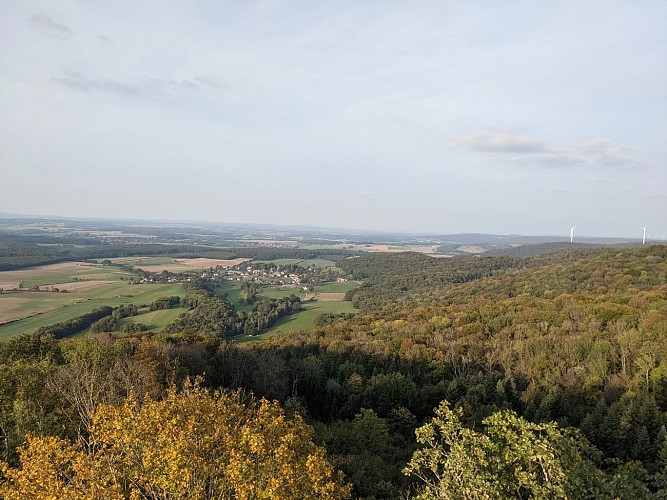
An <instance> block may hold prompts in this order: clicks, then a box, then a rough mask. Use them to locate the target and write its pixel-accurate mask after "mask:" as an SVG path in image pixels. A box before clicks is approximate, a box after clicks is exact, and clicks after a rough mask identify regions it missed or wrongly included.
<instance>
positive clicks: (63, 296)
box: [0, 262, 185, 340]
mask: <svg viewBox="0 0 667 500" xmlns="http://www.w3.org/2000/svg"><path fill="white" fill-rule="evenodd" d="M132 276H133V275H132V274H131V273H128V272H126V271H123V270H121V269H119V268H117V267H115V266H104V265H102V264H89V263H84V262H63V263H59V264H52V265H49V266H40V267H33V268H28V269H20V270H17V271H4V272H0V282H11V281H15V282H22V283H23V287H22V289H21V290H19V291H17V292H5V293H2V294H0V323H2V324H0V340H2V339H7V338H10V337H13V336H14V335H19V334H21V333H32V332H34V331H35V330H37V329H38V328H40V327H41V326H45V325H52V324H54V323H60V322H62V321H67V320H70V319H72V318H75V317H77V316H81V315H82V314H86V313H88V312H90V311H92V310H93V309H95V308H97V307H101V306H112V307H114V306H118V305H120V304H138V305H139V304H149V303H151V302H153V301H154V300H156V299H158V298H160V297H165V296H169V295H178V296H180V297H184V296H185V290H184V288H183V286H182V285H180V284H142V285H131V284H129V282H128V278H130V277H132ZM52 285H57V286H58V287H59V288H61V289H69V290H70V291H69V293H58V292H34V291H29V290H27V289H29V288H32V287H33V286H40V287H42V289H43V287H45V286H52Z"/></svg>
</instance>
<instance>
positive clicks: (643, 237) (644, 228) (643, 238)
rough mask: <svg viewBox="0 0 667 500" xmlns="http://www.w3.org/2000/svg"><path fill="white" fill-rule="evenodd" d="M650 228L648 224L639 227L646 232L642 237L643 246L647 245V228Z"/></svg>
mask: <svg viewBox="0 0 667 500" xmlns="http://www.w3.org/2000/svg"><path fill="white" fill-rule="evenodd" d="M647 227H648V224H644V225H643V226H639V228H640V229H641V230H642V231H644V234H643V235H642V245H646V228H647Z"/></svg>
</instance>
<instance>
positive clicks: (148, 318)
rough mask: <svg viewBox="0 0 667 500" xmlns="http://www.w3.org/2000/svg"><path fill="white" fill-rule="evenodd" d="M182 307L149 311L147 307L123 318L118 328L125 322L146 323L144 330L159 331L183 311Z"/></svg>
mask: <svg viewBox="0 0 667 500" xmlns="http://www.w3.org/2000/svg"><path fill="white" fill-rule="evenodd" d="M185 311H186V309H185V308H184V307H175V308H174V309H160V310H158V311H149V310H148V308H147V307H145V308H142V309H140V310H139V314H138V315H136V316H132V317H130V318H123V319H121V320H120V322H119V328H120V327H122V326H123V325H124V324H126V323H137V324H142V325H146V331H148V332H159V331H160V330H162V329H163V328H164V327H165V326H167V325H168V324H169V323H171V322H172V321H174V320H175V319H176V318H178V317H179V316H180V315H181V313H184V312H185Z"/></svg>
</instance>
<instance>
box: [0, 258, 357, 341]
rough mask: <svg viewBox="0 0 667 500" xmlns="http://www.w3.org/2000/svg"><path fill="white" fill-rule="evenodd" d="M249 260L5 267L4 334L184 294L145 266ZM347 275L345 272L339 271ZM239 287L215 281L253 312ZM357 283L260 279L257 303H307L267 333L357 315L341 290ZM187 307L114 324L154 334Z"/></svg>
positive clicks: (181, 269)
mask: <svg viewBox="0 0 667 500" xmlns="http://www.w3.org/2000/svg"><path fill="white" fill-rule="evenodd" d="M248 260H249V259H245V258H238V259H230V260H223V259H205V258H191V259H183V258H181V259H174V258H171V257H162V256H148V257H147V256H143V257H142V256H129V257H119V258H112V259H109V261H110V262H111V263H110V264H109V262H106V265H103V264H98V263H94V262H64V263H58V264H51V265H46V266H39V267H33V268H27V269H20V270H12V271H3V272H0V288H2V289H3V293H2V294H0V339H7V338H10V337H13V336H15V335H19V334H21V333H30V332H34V331H36V330H37V329H39V328H40V327H42V326H47V325H52V324H55V323H59V322H64V321H68V320H71V319H73V318H75V317H78V316H81V315H83V314H86V313H88V312H90V311H91V310H93V309H95V308H97V307H100V306H112V307H115V306H119V305H121V304H135V305H138V306H145V305H147V304H149V303H151V302H153V301H154V300H156V299H158V298H160V297H166V296H173V295H177V296H180V297H184V296H185V288H184V286H183V285H182V284H181V283H178V282H168V283H152V282H150V281H151V280H150V279H146V278H145V276H146V275H145V274H143V275H142V276H144V278H142V279H141V282H140V283H139V282H138V281H139V279H138V278H139V273H140V270H141V271H144V272H145V271H149V272H155V273H161V272H163V271H168V272H170V273H185V274H183V275H184V276H187V275H189V274H192V273H198V272H200V271H202V270H206V269H210V268H212V267H215V266H221V267H225V268H230V267H232V266H236V265H239V264H242V263H244V262H247V261H248ZM262 262H266V263H271V264H276V265H289V264H296V265H298V266H300V267H304V268H310V269H332V270H334V271H338V268H337V267H335V265H336V263H335V262H334V261H331V260H326V259H275V260H266V261H262ZM135 271H136V272H135ZM342 272H343V271H342V270H340V273H342ZM209 274H210V271H209ZM335 275H336V274H334V276H335ZM216 276H217V274H216ZM163 281H164V280H163ZM170 281H171V280H170ZM242 284H243V281H242V280H233V279H222V278H217V279H216V285H215V288H214V290H215V294H216V295H219V296H224V297H225V298H226V299H227V300H229V301H230V302H231V303H232V304H233V305H234V308H235V309H237V310H239V311H251V310H252V309H253V305H252V304H248V303H247V302H246V300H245V293H244V292H243V291H242ZM358 286H359V285H358V283H357V282H338V283H324V284H318V285H314V286H313V285H311V287H310V290H309V291H308V293H306V292H305V290H304V288H303V287H302V286H301V285H299V283H298V282H295V283H292V284H291V285H286V286H276V285H274V284H271V283H268V282H266V283H263V284H262V286H261V287H260V289H259V293H258V296H257V300H264V299H279V298H284V297H288V296H290V295H297V296H298V297H299V298H301V299H302V300H304V299H305V300H306V302H305V304H304V307H303V310H301V311H299V312H298V313H296V314H293V315H292V316H290V317H289V318H283V319H282V320H281V321H280V322H279V323H278V324H277V325H275V326H274V327H273V328H271V329H270V330H269V331H268V332H266V334H265V335H275V334H276V333H284V332H289V331H295V330H300V329H304V328H308V327H310V326H312V325H313V324H314V322H315V319H316V318H317V317H318V316H319V315H320V314H323V313H330V312H352V310H353V309H352V306H351V304H350V303H349V302H343V299H344V294H345V292H347V291H348V290H352V289H354V288H356V287H358ZM307 299H313V300H312V301H307ZM183 311H184V309H182V308H178V309H170V310H161V311H148V309H147V308H143V309H142V308H140V310H139V315H138V316H135V317H133V318H131V319H129V318H126V319H124V320H123V321H121V322H119V323H118V324H117V328H120V327H122V326H123V325H124V324H125V323H129V322H134V323H138V324H143V325H145V326H146V330H147V331H149V332H157V331H159V330H161V329H162V328H163V327H164V326H165V325H166V324H168V323H170V322H171V321H173V320H174V319H176V318H177V317H178V315H179V314H180V313H182V312H183ZM257 338H261V337H257Z"/></svg>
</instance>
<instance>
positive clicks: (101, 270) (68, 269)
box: [0, 262, 132, 288]
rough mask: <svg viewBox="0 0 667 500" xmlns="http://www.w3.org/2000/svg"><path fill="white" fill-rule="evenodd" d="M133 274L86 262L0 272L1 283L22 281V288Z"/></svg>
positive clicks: (114, 279)
mask: <svg viewBox="0 0 667 500" xmlns="http://www.w3.org/2000/svg"><path fill="white" fill-rule="evenodd" d="M131 276H132V274H130V273H127V272H125V271H122V270H120V269H118V268H117V267H114V266H103V265H101V264H88V263H86V262H62V263H59V264H51V265H48V266H39V267H32V268H28V269H19V270H16V271H2V272H0V283H10V282H22V283H23V285H22V288H32V287H33V286H44V285H56V284H60V283H71V282H74V281H77V280H112V281H120V278H121V277H123V278H129V277H131Z"/></svg>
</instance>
